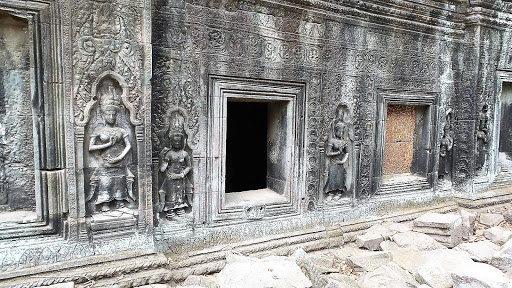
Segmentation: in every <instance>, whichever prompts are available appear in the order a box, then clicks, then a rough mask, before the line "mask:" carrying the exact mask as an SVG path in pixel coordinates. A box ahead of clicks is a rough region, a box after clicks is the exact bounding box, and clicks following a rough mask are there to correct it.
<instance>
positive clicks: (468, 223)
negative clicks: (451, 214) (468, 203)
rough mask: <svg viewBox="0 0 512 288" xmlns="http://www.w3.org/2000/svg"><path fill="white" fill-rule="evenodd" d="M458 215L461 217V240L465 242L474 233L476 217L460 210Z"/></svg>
mask: <svg viewBox="0 0 512 288" xmlns="http://www.w3.org/2000/svg"><path fill="white" fill-rule="evenodd" d="M459 213H460V216H461V217H462V238H463V239H466V240H467V239H469V237H470V236H471V235H473V233H474V232H475V223H476V216H477V215H476V214H475V213H471V212H469V211H466V210H464V209H461V210H460V212H459Z"/></svg>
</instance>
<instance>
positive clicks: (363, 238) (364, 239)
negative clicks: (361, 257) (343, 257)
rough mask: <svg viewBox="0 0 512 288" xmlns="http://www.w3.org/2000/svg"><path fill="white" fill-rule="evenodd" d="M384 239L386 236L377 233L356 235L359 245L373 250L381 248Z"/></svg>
mask: <svg viewBox="0 0 512 288" xmlns="http://www.w3.org/2000/svg"><path fill="white" fill-rule="evenodd" d="M382 241H384V237H382V235H381V234H377V233H366V234H363V235H360V236H357V237H356V245H357V247H359V248H366V249H368V250H371V251H376V250H379V249H380V247H379V245H380V243H381V242H382Z"/></svg>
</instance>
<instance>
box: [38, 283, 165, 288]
mask: <svg viewBox="0 0 512 288" xmlns="http://www.w3.org/2000/svg"><path fill="white" fill-rule="evenodd" d="M42 288H75V283H74V282H66V283H59V284H53V285H50V286H42ZM155 288H164V287H155ZM165 288H167V286H166V287H165Z"/></svg>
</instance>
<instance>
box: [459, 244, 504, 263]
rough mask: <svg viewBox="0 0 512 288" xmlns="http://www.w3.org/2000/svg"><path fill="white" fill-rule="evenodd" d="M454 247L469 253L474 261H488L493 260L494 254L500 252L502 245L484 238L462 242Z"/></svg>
mask: <svg viewBox="0 0 512 288" xmlns="http://www.w3.org/2000/svg"><path fill="white" fill-rule="evenodd" d="M453 249H454V250H457V251H464V252H466V253H468V254H469V256H470V257H471V259H473V260H474V261H477V262H485V263H487V262H489V261H491V258H492V256H493V255H494V254H496V252H498V250H499V249H500V247H499V246H498V245H496V244H494V243H492V242H491V241H488V240H484V241H479V242H473V243H462V244H459V245H458V246H457V247H455V248H453Z"/></svg>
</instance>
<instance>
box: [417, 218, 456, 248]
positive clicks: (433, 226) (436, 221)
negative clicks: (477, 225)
mask: <svg viewBox="0 0 512 288" xmlns="http://www.w3.org/2000/svg"><path fill="white" fill-rule="evenodd" d="M413 231H415V232H420V233H424V234H427V235H429V236H431V237H432V238H434V239H435V240H436V241H438V242H440V243H442V244H443V245H445V246H446V247H449V248H452V247H455V246H457V245H459V243H460V242H462V217H461V216H460V215H456V214H439V213H427V214H424V215H422V216H421V217H419V218H417V219H416V220H414V228H413Z"/></svg>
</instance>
